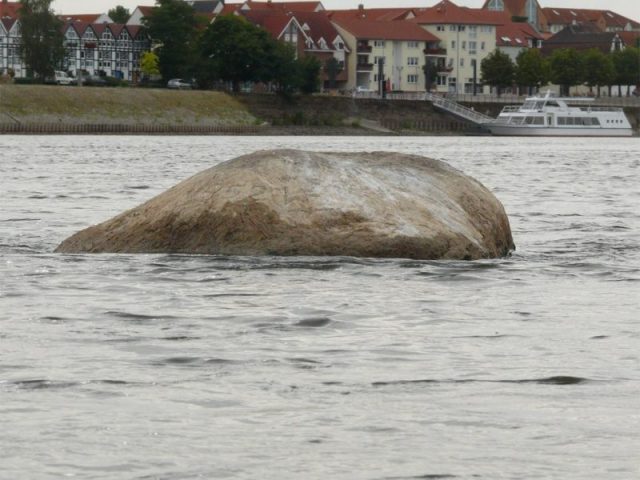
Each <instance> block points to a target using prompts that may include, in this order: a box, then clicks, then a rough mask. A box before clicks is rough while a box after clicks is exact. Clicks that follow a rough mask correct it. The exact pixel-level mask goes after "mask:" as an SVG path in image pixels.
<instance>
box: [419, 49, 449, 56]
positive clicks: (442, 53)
mask: <svg viewBox="0 0 640 480" xmlns="http://www.w3.org/2000/svg"><path fill="white" fill-rule="evenodd" d="M424 54H425V55H427V56H428V57H446V56H447V49H446V48H425V49H424Z"/></svg>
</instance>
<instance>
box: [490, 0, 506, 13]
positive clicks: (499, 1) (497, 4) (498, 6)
mask: <svg viewBox="0 0 640 480" xmlns="http://www.w3.org/2000/svg"><path fill="white" fill-rule="evenodd" d="M489 10H494V11H503V10H504V2H503V0H491V1H490V2H489Z"/></svg>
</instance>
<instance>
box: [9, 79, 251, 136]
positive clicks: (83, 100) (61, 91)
mask: <svg viewBox="0 0 640 480" xmlns="http://www.w3.org/2000/svg"><path fill="white" fill-rule="evenodd" d="M4 113H6V114H8V115H9V116H11V117H13V118H15V119H17V120H19V121H21V122H23V123H36V122H56V123H57V122H61V123H109V124H111V123H120V124H141V123H142V124H145V125H170V124H182V125H185V124H186V125H189V124H192V125H221V126H236V125H254V124H255V122H256V119H255V117H253V116H252V115H251V114H250V113H249V111H248V110H247V108H246V107H245V106H244V105H242V104H241V103H240V102H238V101H236V100H235V99H234V98H233V97H231V96H229V95H227V94H225V93H220V92H210V91H173V90H164V89H142V88H104V87H75V86H73V87H62V86H48V85H0V122H7V121H10V120H9V118H7V116H5V115H3V114H4Z"/></svg>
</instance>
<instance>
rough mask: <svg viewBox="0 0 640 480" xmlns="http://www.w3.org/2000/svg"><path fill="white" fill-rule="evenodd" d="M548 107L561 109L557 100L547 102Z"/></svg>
mask: <svg viewBox="0 0 640 480" xmlns="http://www.w3.org/2000/svg"><path fill="white" fill-rule="evenodd" d="M547 107H560V105H559V104H558V102H556V101H555V100H550V101H548V102H547Z"/></svg>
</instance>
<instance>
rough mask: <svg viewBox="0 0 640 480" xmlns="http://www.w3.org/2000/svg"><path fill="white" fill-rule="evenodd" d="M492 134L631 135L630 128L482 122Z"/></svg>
mask: <svg viewBox="0 0 640 480" xmlns="http://www.w3.org/2000/svg"><path fill="white" fill-rule="evenodd" d="M483 126H484V128H486V129H487V130H488V131H489V132H491V134H492V135H496V136H502V137H631V136H633V130H632V129H630V128H562V127H518V126H508V125H492V124H484V125H483Z"/></svg>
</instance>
